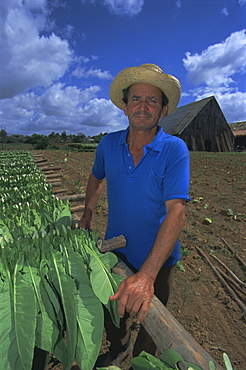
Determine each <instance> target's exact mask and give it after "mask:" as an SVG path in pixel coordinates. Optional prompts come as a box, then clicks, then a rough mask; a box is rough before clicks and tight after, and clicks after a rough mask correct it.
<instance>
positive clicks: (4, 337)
mask: <svg viewBox="0 0 246 370" xmlns="http://www.w3.org/2000/svg"><path fill="white" fill-rule="evenodd" d="M0 297H1V299H0V312H1V325H0V358H1V369H4V370H11V369H20V370H22V369H23V370H25V369H24V368H23V366H22V364H21V360H20V356H19V353H18V350H17V343H16V338H15V330H14V329H15V328H14V326H13V319H12V315H13V312H12V304H11V301H12V297H11V295H10V289H9V282H8V281H7V280H6V281H5V282H4V283H2V284H1V286H0Z"/></svg>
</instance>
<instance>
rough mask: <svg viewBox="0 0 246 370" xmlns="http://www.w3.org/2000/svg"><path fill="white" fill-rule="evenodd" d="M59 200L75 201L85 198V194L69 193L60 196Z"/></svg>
mask: <svg viewBox="0 0 246 370" xmlns="http://www.w3.org/2000/svg"><path fill="white" fill-rule="evenodd" d="M60 199H61V200H66V199H67V200H69V201H76V200H85V194H71V195H64V196H63V197H60Z"/></svg>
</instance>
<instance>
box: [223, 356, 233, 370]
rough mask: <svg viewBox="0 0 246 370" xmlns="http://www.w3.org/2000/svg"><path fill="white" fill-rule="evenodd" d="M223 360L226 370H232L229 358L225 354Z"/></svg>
mask: <svg viewBox="0 0 246 370" xmlns="http://www.w3.org/2000/svg"><path fill="white" fill-rule="evenodd" d="M223 360H224V363H225V368H226V370H233V368H232V365H231V361H230V359H229V357H228V355H227V354H226V353H223Z"/></svg>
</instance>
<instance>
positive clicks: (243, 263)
mask: <svg viewBox="0 0 246 370" xmlns="http://www.w3.org/2000/svg"><path fill="white" fill-rule="evenodd" d="M221 240H222V241H223V242H224V243H225V245H226V246H227V248H228V249H229V251H230V252H231V253H232V254H234V256H235V257H236V259H237V260H238V261H239V262H240V263H241V265H242V266H243V267H244V268H245V269H246V263H245V262H244V260H243V259H242V258H241V257H240V256H239V255H238V254H237V253H236V252H235V251H234V250H233V248H232V247H231V246H230V244H229V243H228V242H227V241H226V240H225V239H224V238H222V239H221Z"/></svg>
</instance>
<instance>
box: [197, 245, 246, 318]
mask: <svg viewBox="0 0 246 370" xmlns="http://www.w3.org/2000/svg"><path fill="white" fill-rule="evenodd" d="M196 249H197V250H198V252H199V253H200V255H201V256H202V257H203V258H205V260H206V261H207V262H208V264H209V266H210V267H211V269H212V270H213V272H214V273H215V275H216V276H217V277H218V279H219V281H220V282H221V284H222V285H223V286H224V287H225V288H226V289H227V290H228V292H229V293H230V295H231V297H232V298H233V299H234V301H235V302H236V303H237V304H238V306H239V307H240V308H241V310H242V311H243V313H244V314H246V306H245V305H244V304H243V303H242V302H241V301H240V299H239V298H238V296H237V295H236V293H235V292H234V291H233V290H232V289H231V287H230V286H229V285H228V284H227V282H226V281H225V279H224V278H223V277H222V276H221V275H220V273H219V271H218V270H217V269H216V268H215V266H214V265H213V264H212V262H211V261H210V260H209V258H208V257H207V256H206V254H205V253H204V252H203V251H202V250H201V249H200V248H198V247H196Z"/></svg>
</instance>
